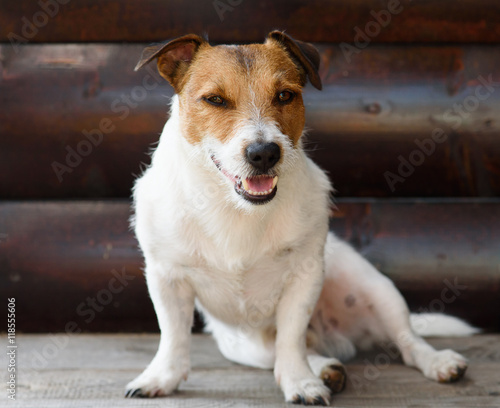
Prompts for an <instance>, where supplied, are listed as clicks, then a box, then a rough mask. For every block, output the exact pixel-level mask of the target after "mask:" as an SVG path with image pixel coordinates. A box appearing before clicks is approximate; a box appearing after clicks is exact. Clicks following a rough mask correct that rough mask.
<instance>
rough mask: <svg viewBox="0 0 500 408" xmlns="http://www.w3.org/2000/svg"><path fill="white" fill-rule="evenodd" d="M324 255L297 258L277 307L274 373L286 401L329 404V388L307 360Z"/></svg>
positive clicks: (321, 278)
mask: <svg viewBox="0 0 500 408" xmlns="http://www.w3.org/2000/svg"><path fill="white" fill-rule="evenodd" d="M323 267H324V265H323V257H322V256H321V257H319V256H317V257H307V258H301V259H300V260H299V259H298V260H297V264H296V267H295V273H292V274H290V275H289V277H288V278H287V281H286V283H285V286H284V288H283V294H282V296H281V298H280V301H279V303H278V306H277V311H276V328H277V334H276V362H275V366H274V375H275V378H276V381H277V382H278V384H280V386H281V389H282V390H283V393H284V394H285V399H286V401H289V402H293V403H300V404H305V405H328V404H329V400H330V391H329V389H328V388H327V387H326V386H325V385H324V384H323V382H322V381H321V380H320V379H319V378H318V377H316V376H315V375H314V374H313V372H312V370H311V368H310V367H309V364H308V362H307V351H306V340H305V337H306V331H307V326H308V324H309V320H310V318H311V313H312V311H313V309H314V306H315V305H316V301H317V300H318V296H319V294H320V292H321V287H322V284H323Z"/></svg>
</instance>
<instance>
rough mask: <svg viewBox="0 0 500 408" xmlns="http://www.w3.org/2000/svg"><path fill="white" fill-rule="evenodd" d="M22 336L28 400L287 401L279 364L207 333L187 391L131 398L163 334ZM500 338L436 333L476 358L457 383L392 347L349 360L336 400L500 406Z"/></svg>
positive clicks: (270, 404) (194, 354)
mask: <svg viewBox="0 0 500 408" xmlns="http://www.w3.org/2000/svg"><path fill="white" fill-rule="evenodd" d="M18 339H19V340H18V341H19V344H20V347H19V357H18V370H19V373H20V375H19V377H18V382H17V400H18V404H22V406H23V408H38V407H39V406H40V405H43V406H44V407H47V408H63V407H64V408H66V407H74V408H87V407H103V408H104V407H118V406H120V407H134V408H135V407H186V408H191V407H207V408H209V407H214V408H215V407H217V408H220V407H224V408H225V407H227V408H229V407H231V408H234V407H238V408H239V407H241V408H244V407H250V406H251V407H267V408H278V407H279V408H282V407H283V406H284V402H283V394H282V392H281V391H280V389H279V387H278V386H277V385H276V382H275V380H274V378H273V373H272V371H271V370H261V369H255V368H250V367H246V366H242V365H238V364H234V363H231V362H229V361H228V360H226V359H224V357H223V356H222V355H221V354H220V352H219V350H218V349H217V346H216V344H215V341H214V340H213V339H212V338H211V337H210V336H207V335H195V336H193V339H192V343H191V366H192V369H191V372H190V374H189V378H188V379H187V381H183V382H182V383H181V385H180V388H179V391H178V392H176V393H175V394H173V395H172V396H169V397H167V398H160V399H143V400H125V399H124V397H123V393H124V389H125V386H126V384H127V383H128V382H129V381H130V380H132V379H133V378H134V377H135V376H137V375H139V374H140V373H141V371H142V370H143V369H144V368H145V367H146V366H147V364H149V362H150V361H151V359H152V358H153V356H154V354H155V352H156V350H157V347H158V342H159V336H158V335H134V334H120V335H102V334H101V335H78V336H67V335H65V334H60V335H21V336H19V337H18ZM499 340H500V337H499V335H479V336H472V337H468V338H441V339H430V340H429V342H430V343H431V344H432V345H433V346H434V347H435V348H436V349H438V350H441V349H444V348H452V349H454V350H456V351H457V352H459V353H461V354H463V355H464V356H465V357H466V358H467V359H468V360H469V368H468V370H467V372H466V374H465V378H464V379H462V380H461V381H459V382H457V383H454V384H439V383H437V382H434V381H430V380H427V379H425V378H424V376H423V375H422V374H421V373H420V372H419V371H417V370H415V369H411V368H409V367H406V366H404V365H403V364H402V363H401V362H400V361H399V359H393V358H389V356H388V355H387V353H385V352H371V353H368V354H363V355H362V356H360V357H358V358H356V359H354V360H351V361H348V362H346V364H345V365H346V370H347V386H346V389H345V390H344V391H343V392H342V393H340V394H337V395H335V396H334V397H333V403H332V406H335V407H378V408H382V407H383V408H387V407H395V408H401V407H422V408H427V407H428V408H441V407H442V408H445V407H446V408H451V407H453V408H461V407H464V408H465V407H467V408H469V407H487V408H492V407H498V406H500V396H499V394H500V384H499V383H498V374H497V373H498V365H499V363H500V348H499V344H500V341H499ZM21 345H22V348H21ZM4 359H5V360H6V359H7V358H6V356H5V357H3V356H2V360H1V361H2V362H3V361H4ZM5 363H6V361H5ZM6 365H7V364H5V365H4V366H6ZM5 406H8V405H5Z"/></svg>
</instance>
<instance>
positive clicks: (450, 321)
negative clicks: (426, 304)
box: [410, 313, 481, 337]
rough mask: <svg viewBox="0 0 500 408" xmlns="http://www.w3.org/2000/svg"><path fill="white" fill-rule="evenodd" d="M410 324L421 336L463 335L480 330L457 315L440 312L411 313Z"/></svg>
mask: <svg viewBox="0 0 500 408" xmlns="http://www.w3.org/2000/svg"><path fill="white" fill-rule="evenodd" d="M410 325H411V327H412V329H413V330H414V331H415V332H416V333H417V334H418V335H420V336H423V337H432V336H437V337H444V336H454V337H463V336H470V335H472V334H475V333H479V332H480V331H481V330H480V329H478V328H476V327H473V326H471V325H470V324H468V323H467V322H464V321H463V320H461V319H459V318H457V317H453V316H448V315H445V314H441V313H418V314H416V313H412V314H410Z"/></svg>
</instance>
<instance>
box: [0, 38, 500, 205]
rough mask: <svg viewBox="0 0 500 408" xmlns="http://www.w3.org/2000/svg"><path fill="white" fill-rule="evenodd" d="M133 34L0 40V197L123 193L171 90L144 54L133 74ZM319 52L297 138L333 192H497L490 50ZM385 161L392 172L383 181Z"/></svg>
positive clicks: (498, 131)
mask: <svg viewBox="0 0 500 408" xmlns="http://www.w3.org/2000/svg"><path fill="white" fill-rule="evenodd" d="M143 45H144V44H136V45H96V44H88V45H74V44H72V45H40V46H26V47H24V48H23V49H22V51H21V52H20V53H18V54H16V53H15V52H14V51H13V50H12V49H11V48H10V47H9V46H7V45H1V46H0V53H1V54H2V55H3V60H0V64H2V70H1V80H0V106H1V107H2V109H0V133H1V134H2V135H5V136H4V137H2V138H0V172H1V173H2V174H15V175H17V177H2V178H0V198H3V199H51V198H88V197H92V198H108V197H129V195H130V191H131V187H132V184H133V179H134V174H140V172H141V166H142V163H149V157H148V155H147V153H148V152H149V151H150V148H151V146H152V145H153V144H154V143H155V142H156V141H157V140H158V135H159V134H160V133H161V130H162V128H163V125H164V122H165V119H166V117H167V111H168V106H167V104H168V101H169V99H168V97H169V96H171V95H172V90H171V88H170V87H169V86H168V85H167V84H166V82H165V81H163V80H162V79H161V78H160V77H159V76H158V75H157V74H156V72H155V67H154V66H153V65H154V64H151V66H148V67H147V68H146V69H144V70H141V71H139V72H133V71H132V69H133V67H134V66H135V63H136V61H137V59H138V57H139V55H140V54H141V50H142V47H143ZM320 51H321V60H322V67H321V72H320V74H321V77H322V80H323V82H324V85H325V88H324V91H323V92H319V91H316V90H313V89H307V90H306V92H305V103H306V112H307V117H306V120H307V122H306V125H307V127H308V129H310V130H309V132H308V137H307V143H306V148H307V150H308V151H309V152H310V154H311V155H312V156H313V157H314V159H315V160H316V161H317V162H318V164H319V165H320V166H321V167H323V168H324V169H326V170H328V171H329V174H330V176H331V178H332V181H333V182H334V185H335V188H336V189H337V190H338V192H339V194H340V195H342V196H344V197H347V196H358V197H415V196H422V197H432V196H447V197H464V196H481V197H491V196H498V195H499V194H500V177H499V176H498V175H499V174H500V121H498V119H497V116H496V112H498V111H500V92H499V91H498V89H499V84H500V68H499V67H500V48H499V47H497V46H468V47H465V46H460V47H458V46H457V47H450V46H444V47H440V46H428V47H422V46H416V47H401V46H391V47H382V46H371V47H369V48H368V49H366V50H364V51H363V52H361V53H359V54H356V55H354V56H353V57H352V60H351V61H350V62H349V61H348V60H347V59H346V58H345V57H344V55H343V53H342V51H341V50H340V49H339V47H338V46H336V45H330V46H327V45H324V46H320ZM490 80H491V81H490ZM482 81H483V82H484V81H490V84H491V85H489V88H488V89H489V90H488V89H487V88H485V87H484V85H483V82H482ZM478 89H479V91H480V95H483V96H484V98H483V96H481V98H482V99H481V100H479V99H478V98H477V97H476V96H475V93H476V92H477V91H478ZM464 106H466V109H465V108H464ZM460 107H462V108H460ZM469 108H470V109H469ZM460 109H462V110H463V109H465V110H464V111H463V112H461V113H460ZM440 129H442V130H443V132H444V136H443V140H441V141H439V142H433V141H432V137H433V134H434V132H436V131H437V132H439V131H440ZM422 143H423V144H424V147H423V148H422V147H419V144H420V145H422ZM426 143H427V144H428V143H431V145H430V146H429V145H426ZM425 146H427V148H426V147H425ZM422 149H423V150H425V151H426V153H422ZM426 149H427V150H426ZM415 155H417V156H415ZM409 160H411V161H412V162H414V163H418V165H415V166H411V167H413V169H411V168H409V170H405V168H403V167H404V166H403V167H401V166H402V164H401V163H402V162H403V161H406V162H408V161H409ZM61 166H65V167H64V168H63V167H61ZM407 168H408V167H407ZM387 172H390V173H392V174H393V175H395V176H398V177H399V176H400V175H404V177H402V178H400V179H399V181H397V182H395V184H393V185H392V186H391V183H388V181H387V177H386V174H387Z"/></svg>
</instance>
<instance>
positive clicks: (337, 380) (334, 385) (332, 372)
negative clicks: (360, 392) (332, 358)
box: [319, 365, 347, 394]
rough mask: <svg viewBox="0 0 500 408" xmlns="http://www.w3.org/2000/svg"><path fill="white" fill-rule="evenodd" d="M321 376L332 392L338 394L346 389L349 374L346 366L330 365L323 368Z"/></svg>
mask: <svg viewBox="0 0 500 408" xmlns="http://www.w3.org/2000/svg"><path fill="white" fill-rule="evenodd" d="M319 378H321V379H322V380H323V383H324V384H325V385H326V386H327V387H328V388H329V389H330V391H331V392H332V393H334V394H337V393H339V392H341V391H343V390H344V389H345V384H346V380H347V374H346V371H345V367H344V366H342V365H330V366H327V367H324V368H323V370H321V374H320V375H319Z"/></svg>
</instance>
